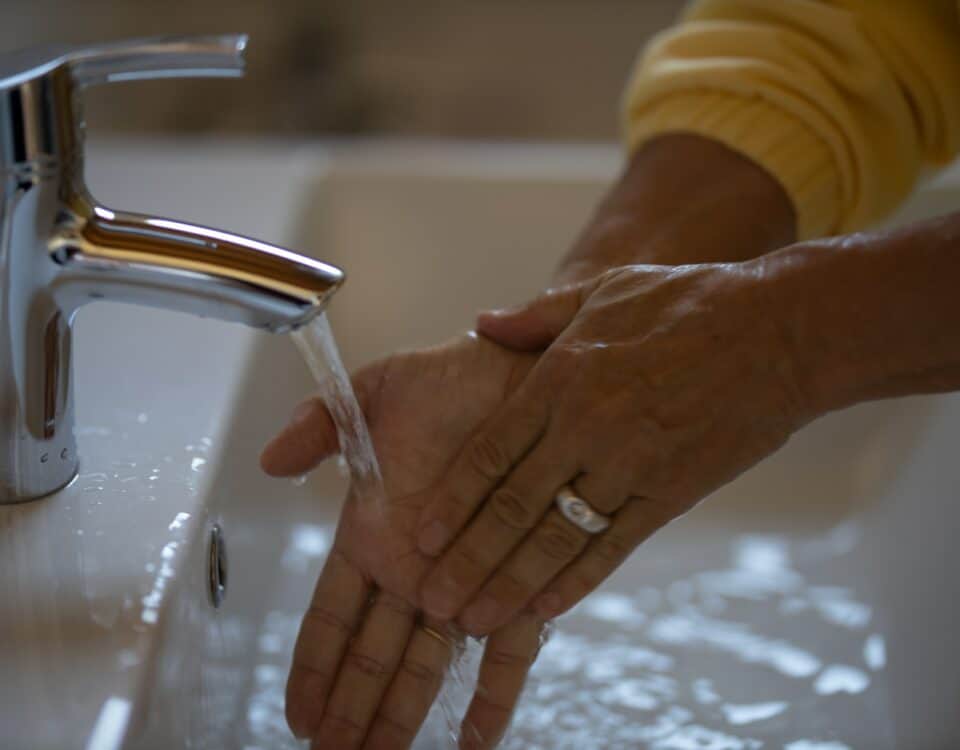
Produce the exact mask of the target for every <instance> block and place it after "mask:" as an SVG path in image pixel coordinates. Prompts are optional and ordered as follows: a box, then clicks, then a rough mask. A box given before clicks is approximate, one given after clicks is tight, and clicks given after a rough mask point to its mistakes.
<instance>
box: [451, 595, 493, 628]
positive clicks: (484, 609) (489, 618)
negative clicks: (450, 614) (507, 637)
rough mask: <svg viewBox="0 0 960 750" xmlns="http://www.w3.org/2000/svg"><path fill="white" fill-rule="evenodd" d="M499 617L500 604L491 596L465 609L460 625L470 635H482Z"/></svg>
mask: <svg viewBox="0 0 960 750" xmlns="http://www.w3.org/2000/svg"><path fill="white" fill-rule="evenodd" d="M499 616H500V604H499V603H498V602H497V600H496V599H494V598H493V597H491V596H484V597H482V598H481V599H478V600H477V601H476V602H475V603H474V604H471V605H470V606H469V607H467V610H466V612H464V613H463V616H462V617H461V618H460V624H461V625H463V629H464V630H466V631H467V632H468V633H470V635H483V634H484V633H486V632H487V631H488V630H490V629H491V628H492V627H493V626H494V625H495V624H496V621H497V618H498V617H499Z"/></svg>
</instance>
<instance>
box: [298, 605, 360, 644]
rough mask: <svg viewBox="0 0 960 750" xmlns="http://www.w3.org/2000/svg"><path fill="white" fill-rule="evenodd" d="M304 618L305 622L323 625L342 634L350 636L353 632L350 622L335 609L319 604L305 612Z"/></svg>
mask: <svg viewBox="0 0 960 750" xmlns="http://www.w3.org/2000/svg"><path fill="white" fill-rule="evenodd" d="M303 619H304V621H305V623H310V624H314V625H321V626H323V627H325V628H328V629H330V630H335V631H337V632H338V633H340V634H342V635H346V636H349V635H352V634H353V628H351V627H350V624H349V623H348V622H347V621H346V620H344V619H343V618H342V617H341V616H340V615H338V614H337V613H336V612H334V611H333V610H330V609H327V608H326V607H324V606H322V605H319V604H313V605H311V606H310V608H309V609H308V610H307V611H306V613H305V614H304V616H303Z"/></svg>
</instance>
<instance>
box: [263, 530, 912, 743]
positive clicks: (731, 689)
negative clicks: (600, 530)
mask: <svg viewBox="0 0 960 750" xmlns="http://www.w3.org/2000/svg"><path fill="white" fill-rule="evenodd" d="M724 536H725V535H722V534H720V535H718V534H716V533H711V532H709V531H708V532H707V533H706V534H705V536H704V537H703V538H696V539H688V540H687V542H686V543H685V544H684V545H681V546H676V545H674V544H671V545H669V546H667V547H661V548H660V550H659V551H658V552H657V554H655V555H646V556H645V559H644V561H643V563H642V564H641V565H639V566H638V568H636V569H634V570H633V571H631V574H630V575H628V576H627V577H626V579H625V580H624V579H623V578H621V580H620V581H617V580H616V579H614V580H612V581H611V582H610V583H609V584H608V585H607V586H605V587H604V588H603V589H602V590H600V591H598V592H596V593H594V594H593V595H591V596H590V597H588V598H587V599H586V600H584V602H583V603H581V604H580V605H579V606H578V607H577V608H575V609H574V610H573V611H572V612H571V613H570V614H568V615H566V616H565V617H564V618H562V619H561V620H560V621H559V622H558V624H557V628H556V631H555V633H554V634H553V636H552V637H551V639H550V641H549V643H547V644H546V645H545V646H544V648H543V650H542V651H541V653H540V656H539V658H538V660H537V662H536V664H535V665H534V668H533V670H532V672H531V675H530V679H529V681H528V685H527V688H526V690H525V692H524V695H523V697H522V699H521V701H520V704H519V706H518V709H517V714H516V717H515V720H514V723H513V726H512V727H511V729H510V730H509V731H508V733H507V736H506V737H505V738H504V740H503V742H502V744H501V748H503V749H504V750H601V749H602V750H641V749H645V750H761V749H762V748H783V750H852V749H853V748H860V747H869V748H871V749H872V750H889V749H890V748H893V747H894V741H893V738H892V734H891V724H890V718H889V710H888V709H889V705H888V701H889V696H888V694H887V692H886V680H885V670H886V661H887V655H886V639H885V637H884V633H883V629H882V625H883V623H882V620H883V616H882V615H883V613H882V612H878V611H876V607H875V605H873V604H872V598H871V596H870V594H871V593H876V592H871V591H864V590H862V589H861V585H862V580H861V579H859V578H858V577H857V576H856V575H855V574H853V573H852V569H851V568H849V567H848V563H849V562H850V561H851V560H852V558H853V555H851V553H852V552H853V551H854V549H855V548H856V545H858V544H859V542H858V537H857V529H856V527H855V526H850V525H844V526H841V527H837V528H836V529H834V530H833V531H831V532H828V533H826V534H821V535H816V536H813V537H806V538H797V537H795V536H792V535H791V537H789V538H788V537H784V536H777V535H763V536H756V535H744V536H739V537H735V538H733V539H730V538H722V537H724ZM331 541H332V530H331V529H329V528H328V527H325V526H307V525H301V526H298V527H295V528H293V529H292V530H291V534H290V537H289V539H288V542H287V544H286V546H285V551H284V562H283V566H284V569H285V571H286V573H287V579H286V583H287V584H288V585H290V591H289V593H288V594H286V595H285V594H283V592H281V591H279V590H278V591H277V592H275V593H276V594H277V595H278V598H276V599H274V600H273V603H272V606H271V608H270V611H269V612H268V614H267V615H266V617H265V619H264V621H263V623H262V626H261V628H260V630H259V649H258V651H259V655H258V661H257V666H256V668H255V672H256V676H257V680H256V690H255V692H254V693H253V694H252V695H251V699H250V703H249V705H248V712H247V713H248V715H247V730H248V732H249V734H248V735H247V737H246V738H245V744H244V747H248V748H256V749H257V750H260V749H262V750H266V748H273V749H276V748H279V747H284V748H287V747H289V748H292V747H297V745H295V744H292V743H293V740H292V739H287V738H288V737H289V732H288V731H287V730H286V728H285V725H284V720H283V683H284V680H285V675H286V665H287V661H286V660H287V659H288V658H289V656H288V655H289V651H290V649H291V648H292V645H293V642H294V639H295V638H296V632H297V628H298V625H299V620H300V613H299V612H297V611H296V606H295V603H296V602H297V601H298V597H300V596H302V594H301V593H300V592H302V589H303V588H304V584H303V583H300V584H296V580H297V577H298V576H309V575H310V574H311V573H310V571H312V570H314V569H315V567H316V564H317V563H318V562H319V560H320V559H322V557H323V556H324V555H325V554H326V552H327V551H328V550H329V545H330V543H331ZM637 570H642V572H640V573H638V572H637ZM858 580H859V581H860V584H859V585H858V584H857V583H856V582H857V581H858ZM477 657H478V653H477V651H473V652H471V654H468V656H467V657H466V658H465V659H464V661H463V662H462V663H461V667H462V668H463V669H465V670H469V669H472V668H474V666H475V661H476V659H477ZM446 713H447V712H446V711H445V710H444V709H443V708H441V707H439V706H435V708H434V709H433V711H432V713H431V715H430V716H429V717H428V719H427V722H426V723H425V725H424V729H423V730H422V732H421V734H420V735H419V736H418V738H417V740H416V742H415V743H414V750H436V748H439V747H444V746H445V745H444V743H445V742H447V741H448V738H449V725H448V722H447V719H446V716H445V714H446Z"/></svg>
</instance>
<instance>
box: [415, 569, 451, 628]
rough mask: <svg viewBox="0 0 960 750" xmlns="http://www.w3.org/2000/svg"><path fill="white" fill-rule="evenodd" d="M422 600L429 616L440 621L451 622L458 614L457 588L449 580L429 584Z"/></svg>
mask: <svg viewBox="0 0 960 750" xmlns="http://www.w3.org/2000/svg"><path fill="white" fill-rule="evenodd" d="M422 599H423V608H424V609H425V610H426V611H427V614H429V615H430V616H432V617H436V618H437V619H438V620H449V619H450V618H451V617H453V616H454V615H455V614H456V613H457V587H456V584H454V583H453V581H451V580H449V579H444V580H442V581H437V582H434V583H431V584H428V585H427V586H426V587H425V588H424V590H423V594H422Z"/></svg>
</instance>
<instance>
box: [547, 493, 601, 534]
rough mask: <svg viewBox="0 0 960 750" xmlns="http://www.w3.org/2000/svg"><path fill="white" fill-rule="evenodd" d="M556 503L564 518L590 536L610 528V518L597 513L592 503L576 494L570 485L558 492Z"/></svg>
mask: <svg viewBox="0 0 960 750" xmlns="http://www.w3.org/2000/svg"><path fill="white" fill-rule="evenodd" d="M554 502H555V503H556V504H557V507H558V508H559V509H560V512H561V513H562V514H563V517H564V518H566V519H567V520H568V521H569V522H570V523H572V524H573V525H574V526H576V527H577V528H579V529H583V530H584V531H586V532H587V533H588V534H599V533H600V532H601V531H606V530H607V529H608V528H609V527H610V517H609V516H605V515H603V514H602V513H597V511H595V510H594V509H593V508H592V507H591V506H590V503H588V502H587V501H586V500H584V499H583V498H582V497H578V496H577V495H576V494H574V492H573V489H572V488H571V487H570V485H569V484H565V485H563V487H561V488H560V489H559V490H558V491H557V497H556V499H555V500H554Z"/></svg>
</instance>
